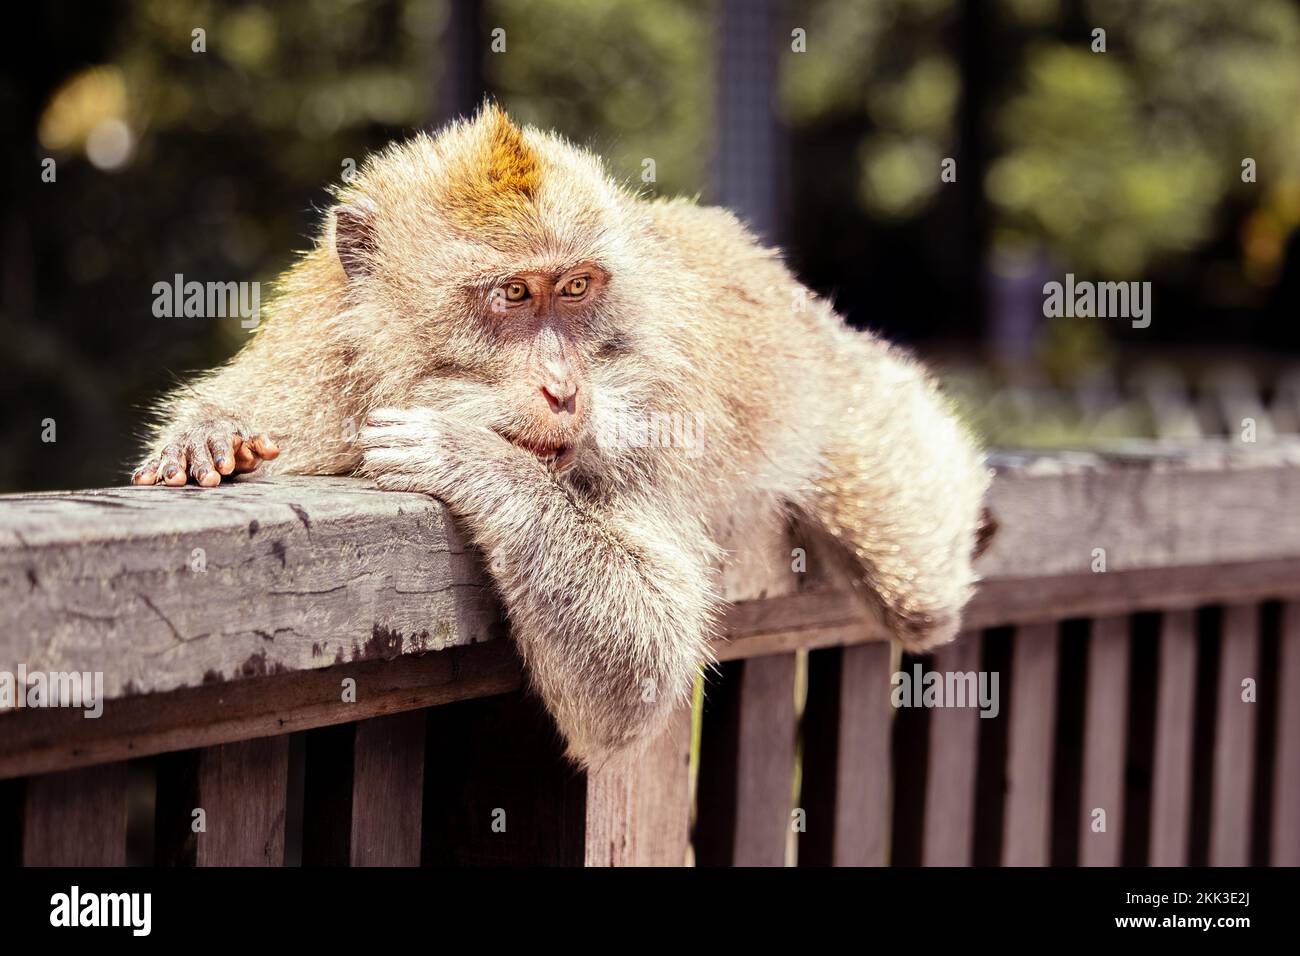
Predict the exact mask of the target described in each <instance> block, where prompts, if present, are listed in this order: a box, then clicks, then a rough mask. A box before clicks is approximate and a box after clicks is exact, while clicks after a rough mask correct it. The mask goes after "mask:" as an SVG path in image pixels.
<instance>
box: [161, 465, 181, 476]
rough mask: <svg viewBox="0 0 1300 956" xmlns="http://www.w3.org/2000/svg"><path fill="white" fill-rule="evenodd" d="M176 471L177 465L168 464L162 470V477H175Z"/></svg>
mask: <svg viewBox="0 0 1300 956" xmlns="http://www.w3.org/2000/svg"><path fill="white" fill-rule="evenodd" d="M177 471H178V469H177V467H176V466H175V465H168V466H167V470H166V471H164V472H163V477H164V478H175V477H176V472H177Z"/></svg>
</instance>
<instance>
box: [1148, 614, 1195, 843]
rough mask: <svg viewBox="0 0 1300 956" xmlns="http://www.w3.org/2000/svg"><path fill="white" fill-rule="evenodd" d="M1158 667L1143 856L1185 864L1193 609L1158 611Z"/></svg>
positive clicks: (1188, 792)
mask: <svg viewBox="0 0 1300 956" xmlns="http://www.w3.org/2000/svg"><path fill="white" fill-rule="evenodd" d="M1159 668H1160V673H1159V677H1158V679H1157V680H1158V683H1157V687H1156V730H1155V769H1154V771H1153V779H1152V785H1151V849H1150V852H1149V854H1148V856H1149V862H1150V864H1151V865H1152V866H1186V865H1187V837H1188V827H1189V825H1190V823H1189V818H1190V814H1191V807H1192V803H1191V789H1192V727H1193V720H1192V709H1193V707H1194V705H1195V697H1196V621H1195V612H1193V611H1166V612H1165V613H1164V614H1163V615H1162V617H1161V622H1160V664H1159Z"/></svg>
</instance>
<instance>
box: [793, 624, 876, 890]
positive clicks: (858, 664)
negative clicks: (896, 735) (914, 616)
mask: <svg viewBox="0 0 1300 956" xmlns="http://www.w3.org/2000/svg"><path fill="white" fill-rule="evenodd" d="M890 660H891V648H890V645H889V643H888V642H886V641H874V642H872V643H869V644H860V645H856V646H853V647H842V648H841V647H832V648H827V649H825V650H816V651H811V652H809V654H808V703H807V705H806V706H805V708H804V720H803V728H804V729H803V740H804V752H803V785H802V788H801V791H800V797H799V802H800V804H801V805H802V807H803V810H804V812H805V814H806V824H807V829H806V831H805V832H803V833H801V834H799V865H800V866H884V865H885V864H886V863H888V858H887V856H888V851H889V821H890V748H889V742H890V729H891V727H892V726H893V711H892V710H891V708H890V705H889V667H890Z"/></svg>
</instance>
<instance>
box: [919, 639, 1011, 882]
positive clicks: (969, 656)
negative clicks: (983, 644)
mask: <svg viewBox="0 0 1300 956" xmlns="http://www.w3.org/2000/svg"><path fill="white" fill-rule="evenodd" d="M930 669H932V670H937V671H941V672H945V673H947V672H953V673H962V674H965V673H971V672H975V673H976V674H978V672H979V669H980V638H979V635H978V634H963V635H961V636H960V637H958V638H957V640H956V642H955V643H953V644H950V645H948V646H946V647H944V648H942V649H941V650H940V651H939V653H938V654H936V655H935V658H934V662H933V664H931V665H930ZM1002 689H1003V688H1002V684H1001V681H1000V680H999V684H998V692H999V694H1001V692H1002ZM982 719H989V720H995V719H997V718H995V717H993V718H981V717H980V711H979V709H978V708H976V707H941V708H938V709H937V710H935V711H934V712H933V713H932V714H931V715H930V752H929V761H930V763H929V770H928V772H927V774H926V781H925V784H926V785H925V832H924V835H923V838H922V854H923V856H922V862H923V864H924V865H925V866H970V865H971V862H972V860H971V851H972V847H973V841H974V828H975V771H976V765H975V758H976V756H977V755H978V752H979V725H980V721H981V720H982Z"/></svg>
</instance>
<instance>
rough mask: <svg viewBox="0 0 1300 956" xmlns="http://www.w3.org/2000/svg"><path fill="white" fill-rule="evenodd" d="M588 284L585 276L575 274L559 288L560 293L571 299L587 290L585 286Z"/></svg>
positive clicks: (578, 296) (588, 281)
mask: <svg viewBox="0 0 1300 956" xmlns="http://www.w3.org/2000/svg"><path fill="white" fill-rule="evenodd" d="M590 284H591V283H590V280H589V279H588V278H587V277H586V276H575V277H574V278H572V279H570V280H569V281H568V282H566V283H565V284H564V288H563V289H561V290H560V295H566V296H569V297H570V298H573V299H577V298H580V297H581V296H582V295H583V293H585V292H586V291H587V286H588V285H590Z"/></svg>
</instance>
